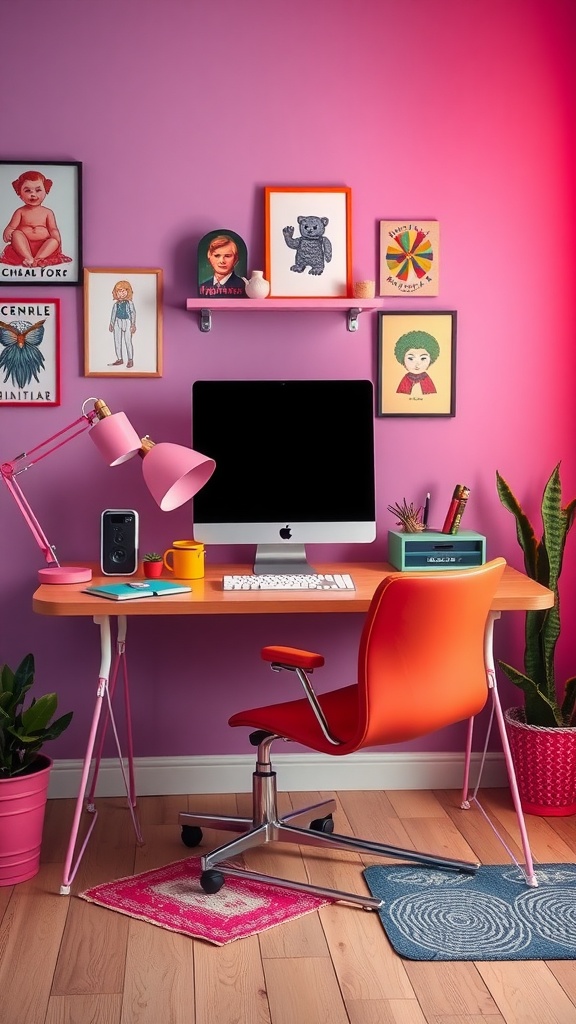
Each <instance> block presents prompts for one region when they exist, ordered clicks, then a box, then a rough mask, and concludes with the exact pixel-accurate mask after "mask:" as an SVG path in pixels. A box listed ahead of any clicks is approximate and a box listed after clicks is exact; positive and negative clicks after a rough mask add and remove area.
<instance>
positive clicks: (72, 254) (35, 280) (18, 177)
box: [0, 160, 82, 288]
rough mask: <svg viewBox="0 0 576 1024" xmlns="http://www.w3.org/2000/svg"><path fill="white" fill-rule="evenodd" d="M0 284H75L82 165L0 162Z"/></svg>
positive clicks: (79, 249) (79, 243)
mask: <svg viewBox="0 0 576 1024" xmlns="http://www.w3.org/2000/svg"><path fill="white" fill-rule="evenodd" d="M0 231H1V233H2V240H1V243H0V285H3V284H9V285H27V286H28V287H30V285H33V286H34V287H36V286H38V285H50V286H51V287H52V288H53V287H54V286H55V285H57V286H58V287H60V286H61V285H68V284H79V282H80V281H81V277H82V164H80V163H78V162H75V161H71V162H65V161H54V162H52V163H46V162H45V161H42V160H8V161H0Z"/></svg>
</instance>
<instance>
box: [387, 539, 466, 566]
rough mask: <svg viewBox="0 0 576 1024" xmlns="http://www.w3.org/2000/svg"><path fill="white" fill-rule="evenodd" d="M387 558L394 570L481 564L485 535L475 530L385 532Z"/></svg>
mask: <svg viewBox="0 0 576 1024" xmlns="http://www.w3.org/2000/svg"><path fill="white" fill-rule="evenodd" d="M388 561H389V562H390V563H391V564H392V565H393V566H394V568H395V569H402V570H406V571H409V570H410V569H417V570H419V571H422V570H424V571H430V572H432V571H436V570H438V569H469V568H471V567H473V566H475V565H484V562H485V561H486V537H483V536H482V534H481V533H475V532H474V530H459V531H458V533H454V534H450V533H438V532H437V531H436V530H423V531H422V533H402V532H401V531H400V530H389V531H388Z"/></svg>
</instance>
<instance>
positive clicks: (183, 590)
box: [82, 580, 192, 601]
mask: <svg viewBox="0 0 576 1024" xmlns="http://www.w3.org/2000/svg"><path fill="white" fill-rule="evenodd" d="M191 590H192V587H187V586H186V585H185V584H184V583H173V582H172V580H147V581H144V580H135V581H134V582H133V583H101V584H99V585H98V586H94V587H84V589H83V591H82V593H83V594H95V595H96V596H97V597H108V598H109V599H110V600H111V601H135V600H136V599H137V598H139V597H163V596H164V595H165V594H166V595H167V594H189V593H190V591H191Z"/></svg>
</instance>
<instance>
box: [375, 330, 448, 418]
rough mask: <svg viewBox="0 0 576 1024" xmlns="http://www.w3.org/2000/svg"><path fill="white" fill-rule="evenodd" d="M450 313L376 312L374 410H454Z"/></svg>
mask: <svg viewBox="0 0 576 1024" xmlns="http://www.w3.org/2000/svg"><path fill="white" fill-rule="evenodd" d="M455 374H456V313H455V312H453V311H450V312H436V311H434V310H432V311H431V312H429V313H428V312H418V313H404V312H396V311H394V312H387V313H379V332H378V409H377V415H378V416H455V415H456V379H455Z"/></svg>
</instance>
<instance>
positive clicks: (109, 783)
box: [48, 753, 507, 798]
mask: <svg viewBox="0 0 576 1024" xmlns="http://www.w3.org/2000/svg"><path fill="white" fill-rule="evenodd" d="M479 761H480V755H473V757H472V767H471V784H472V785H474V784H475V781H476V777H477V772H478V765H479ZM254 763H255V756H254V755H253V756H250V755H235V754H232V755H222V756H210V757H208V756H206V757H142V758H136V759H135V762H134V770H135V776H136V791H137V793H138V795H139V796H170V795H171V794H180V793H182V794H194V793H248V792H250V791H251V789H252V772H253V771H254ZM273 764H274V767H275V769H276V771H277V772H278V789H279V790H281V791H286V790H290V791H292V792H298V791H300V792H307V791H315V790H323V791H324V790H338V789H341V790H351V789H358V790H362V789H392V790H394V789H396V790H399V789H458V788H459V787H460V786H461V785H462V772H463V758H462V754H459V753H458V754H456V753H453V754H452V753H410V754H408V753H398V754H386V753H382V754H349V755H348V756H347V757H342V758H340V757H330V756H329V755H326V754H276V755H275V756H273ZM81 772H82V762H81V761H55V762H54V765H53V768H52V772H51V773H50V786H49V790H48V796H49V797H51V798H63V797H75V796H76V795H77V793H78V787H79V785H80V779H81ZM482 785H483V786H505V785H507V777H506V770H505V765H504V758H503V755H502V754H488V755H487V757H486V762H485V765H484V775H483V780H482ZM124 792H125V789H124V782H123V778H122V772H121V769H120V765H119V763H118V761H117V760H116V759H114V758H110V759H106V760H103V761H102V763H101V765H100V774H99V777H98V787H97V794H98V795H101V796H122V795H123V794H124Z"/></svg>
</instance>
